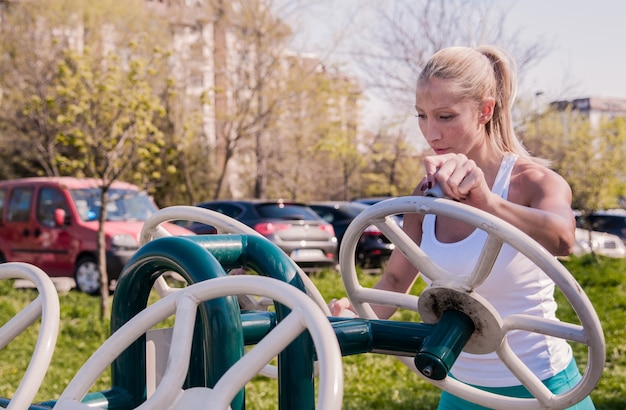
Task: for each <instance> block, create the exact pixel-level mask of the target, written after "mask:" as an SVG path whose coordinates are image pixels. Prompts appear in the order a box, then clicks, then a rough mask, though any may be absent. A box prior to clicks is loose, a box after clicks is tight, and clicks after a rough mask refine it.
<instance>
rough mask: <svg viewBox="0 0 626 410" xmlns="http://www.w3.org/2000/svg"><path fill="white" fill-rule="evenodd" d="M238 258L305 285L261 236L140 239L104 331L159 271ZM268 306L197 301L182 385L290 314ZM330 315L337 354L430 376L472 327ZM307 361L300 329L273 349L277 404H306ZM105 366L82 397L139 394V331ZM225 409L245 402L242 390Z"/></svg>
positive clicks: (215, 376) (140, 298)
mask: <svg viewBox="0 0 626 410" xmlns="http://www.w3.org/2000/svg"><path fill="white" fill-rule="evenodd" d="M242 266H244V267H248V268H251V269H253V270H254V271H256V272H257V273H259V274H260V275H264V276H269V277H272V278H275V279H279V280H282V281H284V282H287V283H290V284H291V285H293V286H295V287H297V288H298V289H300V290H302V291H303V292H306V289H305V286H304V283H303V281H302V279H301V278H300V276H299V274H298V268H297V266H296V265H295V263H294V262H293V261H292V260H291V259H290V258H289V257H288V256H287V255H286V254H285V253H284V252H282V251H281V250H280V249H279V248H278V247H276V246H275V245H274V244H272V243H271V242H269V241H268V240H266V239H265V238H262V237H258V236H254V235H235V234H229V235H206V236H203V235H198V236H189V237H165V238H159V239H155V240H153V241H151V242H149V243H147V244H146V245H144V246H143V247H141V248H140V249H139V251H137V253H136V254H135V256H134V257H133V258H132V259H131V261H129V263H128V264H127V266H126V267H125V269H124V270H123V272H122V274H121V275H120V278H119V281H118V284H117V287H116V292H115V298H114V299H113V306H112V317H111V333H113V332H115V331H116V330H117V329H119V328H120V327H121V326H123V325H124V324H125V323H126V322H128V321H129V320H130V319H131V318H133V317H134V316H135V315H136V314H138V313H139V312H141V311H142V310H143V309H145V308H146V307H147V303H148V298H149V295H150V291H151V289H152V286H153V285H154V282H155V281H156V279H157V278H158V277H160V276H161V275H163V274H164V273H166V272H176V273H178V274H179V275H181V276H182V277H183V278H184V279H185V281H186V282H187V283H188V284H193V283H197V282H200V281H203V280H207V279H212V278H217V277H220V276H224V275H226V270H229V269H232V268H236V267H242ZM275 311H276V312H275V313H274V312H260V311H259V312H257V311H254V312H248V311H244V312H241V311H240V309H239V305H238V303H237V298H236V297H235V296H230V297H225V298H219V299H215V300H211V301H208V302H205V303H203V304H201V305H200V306H199V314H198V318H197V319H196V329H195V333H194V337H193V344H192V346H193V347H192V357H191V361H190V366H189V371H188V375H187V380H186V383H185V388H188V387H202V386H205V387H213V386H214V385H215V383H216V382H217V381H218V380H219V378H220V377H221V376H222V375H223V374H224V373H225V372H226V371H227V370H228V369H229V368H230V366H231V365H232V364H234V363H235V362H236V361H237V360H239V359H240V358H241V357H242V356H243V354H244V353H245V345H253V344H256V343H257V342H258V341H259V340H261V339H262V338H263V337H264V336H265V335H266V334H267V333H268V332H269V331H271V330H272V329H273V327H274V326H275V325H276V323H277V322H278V321H280V320H281V318H282V317H284V316H285V315H287V314H288V313H289V310H288V308H287V307H285V306H282V305H280V304H275ZM329 320H330V321H331V322H332V326H333V328H334V330H335V334H336V335H337V339H338V341H339V345H340V348H341V352H342V355H344V356H347V355H352V354H361V353H368V352H375V353H385V354H393V355H403V356H413V357H415V363H416V365H417V367H418V369H420V370H422V371H423V372H424V373H425V374H426V373H428V374H426V375H427V376H429V377H432V378H433V379H437V380H438V379H440V378H443V377H445V375H447V372H448V370H449V369H450V368H451V367H452V364H453V363H454V361H455V360H456V357H457V356H458V354H459V353H460V351H461V350H462V348H463V346H464V345H465V343H466V342H467V340H468V339H469V337H470V336H471V334H472V332H473V330H474V328H473V324H472V323H471V320H470V319H469V318H468V317H467V316H465V315H464V314H463V313H461V312H457V311H449V312H446V313H445V314H444V315H443V316H442V318H441V320H440V321H439V323H438V324H425V323H409V322H398V321H389V320H370V319H359V318H354V319H346V318H335V317H330V318H329ZM314 360H315V350H314V346H313V342H312V340H311V337H310V336H309V334H308V333H307V332H304V333H303V334H302V335H301V336H299V337H298V338H297V339H296V340H295V341H294V342H292V343H291V344H290V345H289V346H288V347H287V348H286V349H285V350H284V351H283V352H282V353H281V354H280V355H279V357H278V369H279V372H278V383H279V384H278V388H279V408H280V409H287V410H296V409H297V410H300V409H314V408H315V391H314V390H315V389H314V374H313V373H314ZM111 372H112V374H111V376H112V388H111V389H109V390H106V391H103V392H96V393H89V394H88V395H87V396H86V397H85V398H84V400H83V403H89V404H90V405H94V406H97V407H99V408H104V409H110V410H126V409H132V408H135V407H137V406H139V405H140V404H141V403H142V402H144V401H145V400H146V338H145V335H144V336H142V337H141V338H139V339H138V340H137V341H135V342H134V343H133V344H131V345H130V346H129V347H128V348H127V349H126V350H125V351H124V352H123V353H122V354H121V355H120V356H119V357H118V358H117V359H115V361H114V362H113V363H112V368H111ZM0 403H2V402H1V401H0ZM54 403H55V401H49V402H44V403H39V404H38V405H33V406H32V407H31V410H42V409H46V408H51V407H52V406H54ZM231 407H232V408H233V409H245V392H244V390H242V391H241V392H240V393H239V394H238V395H237V396H236V398H235V399H234V400H233V402H232V403H231Z"/></svg>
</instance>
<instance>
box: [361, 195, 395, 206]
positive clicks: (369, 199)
mask: <svg viewBox="0 0 626 410" xmlns="http://www.w3.org/2000/svg"><path fill="white" fill-rule="evenodd" d="M391 198H395V197H393V196H368V197H363V198H353V199H352V202H358V203H360V204H365V205H374V204H377V203H378V202H380V201H384V200H385V199H391Z"/></svg>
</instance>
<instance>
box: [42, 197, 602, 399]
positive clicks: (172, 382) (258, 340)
mask: <svg viewBox="0 0 626 410" xmlns="http://www.w3.org/2000/svg"><path fill="white" fill-rule="evenodd" d="M205 211H206V212H205ZM412 212H415V213H421V214H427V213H433V214H437V215H443V216H446V217H450V218H454V219H458V220H461V221H463V222H465V223H468V224H470V225H472V226H474V227H476V228H477V229H481V230H483V231H485V232H486V233H487V240H486V243H485V246H484V248H483V250H482V252H481V254H480V256H479V258H478V264H477V265H476V267H475V268H474V270H473V272H472V273H471V274H470V275H469V276H467V277H458V276H456V275H455V274H454V273H453V272H446V271H444V270H443V269H441V268H440V267H438V266H437V265H436V264H434V263H433V262H432V261H431V260H430V259H429V258H428V256H427V255H426V254H425V253H424V252H423V251H422V250H421V249H420V248H419V247H418V246H417V245H416V244H415V243H413V242H412V241H411V240H410V238H408V236H407V235H406V234H405V233H404V232H403V231H402V229H401V228H400V227H399V226H398V225H397V224H396V223H395V222H394V221H392V220H391V218H390V217H389V216H390V215H395V214H408V213H412ZM180 219H183V220H192V221H197V222H202V223H207V224H210V225H214V226H216V227H218V229H219V230H221V231H227V232H231V233H227V234H223V233H221V232H220V234H217V235H198V236H188V237H171V236H169V234H164V233H163V232H161V229H160V224H161V223H162V222H165V221H168V220H180ZM372 224H374V225H376V226H377V227H378V228H379V229H380V230H381V231H382V232H383V234H385V235H386V236H387V237H388V238H389V239H390V240H392V242H393V243H394V244H395V245H396V246H397V247H398V248H399V249H400V250H401V251H402V252H403V253H404V254H405V255H406V256H407V257H408V259H409V260H410V261H411V263H413V264H414V265H415V266H416V267H417V268H418V269H419V270H420V271H421V272H422V274H424V275H426V276H427V277H428V278H429V279H430V280H432V285H431V286H429V287H428V288H427V289H426V290H425V291H424V292H423V293H422V294H421V295H420V296H419V297H417V296H412V295H404V294H397V293H392V292H385V291H380V290H376V289H368V288H364V287H362V286H361V285H360V284H359V282H358V277H357V275H356V268H355V265H354V260H355V259H354V253H355V248H356V242H357V241H358V238H359V236H360V235H361V233H362V231H363V230H364V229H366V228H367V226H369V225H372ZM142 244H143V246H142V247H141V248H140V249H139V251H138V252H137V253H136V255H135V256H134V257H133V259H132V260H131V261H130V262H129V264H128V265H127V266H126V268H125V269H124V271H123V272H122V275H121V276H120V279H119V282H118V285H117V288H116V295H115V298H114V300H113V313H112V318H111V331H112V336H111V338H110V339H109V340H108V341H107V342H105V343H104V344H103V346H102V347H101V349H100V350H99V351H98V352H97V353H96V354H95V355H94V356H93V357H92V358H91V359H90V360H89V361H88V363H87V364H85V368H84V370H81V371H79V373H78V374H77V376H76V377H75V380H74V381H72V382H71V383H70V386H68V388H67V389H66V391H65V392H64V393H63V395H62V396H61V398H60V399H59V400H51V401H49V402H44V403H39V404H38V405H36V406H31V407H32V409H31V410H35V409H36V410H40V409H50V408H52V407H55V406H56V408H57V409H84V408H85V407H84V406H85V405H88V406H91V407H99V408H107V409H109V410H116V409H120V410H121V409H124V410H126V409H134V408H153V407H154V406H156V403H159V404H158V406H157V407H159V408H161V407H162V405H163V404H164V403H166V402H168V403H171V405H172V408H182V407H185V406H188V405H189V406H192V405H195V404H198V403H199V402H198V401H196V400H197V399H198V398H201V401H202V402H203V403H206V402H207V400H210V403H211V404H215V405H216V406H218V405H219V407H218V408H225V407H226V406H227V405H228V404H230V406H231V407H232V408H233V409H237V410H239V409H243V408H244V407H245V393H244V389H243V386H244V385H245V383H246V382H247V381H248V380H250V378H251V377H253V376H254V375H255V374H256V372H259V371H261V369H263V368H265V367H264V365H266V364H267V362H268V361H269V360H270V359H271V358H272V357H274V356H276V355H278V367H279V369H280V371H278V372H277V373H278V374H277V378H278V384H279V408H280V409H281V410H292V409H293V410H295V409H298V410H299V409H302V408H311V409H312V408H314V407H315V402H316V397H317V405H318V407H320V408H321V407H323V408H334V407H326V406H327V404H328V406H335V407H336V408H339V407H340V406H341V403H340V401H341V398H340V395H341V393H340V388H341V385H340V382H339V381H338V380H337V379H336V378H335V376H338V377H339V378H341V373H340V372H341V367H340V366H339V368H337V363H336V361H335V360H336V354H335V353H336V350H337V348H338V349H340V351H341V354H342V355H344V356H346V355H352V354H361V353H367V352H376V353H385V354H390V355H394V356H397V357H398V358H399V359H400V360H401V361H403V363H405V364H406V365H407V366H409V367H410V368H411V369H412V370H413V371H415V372H416V373H417V374H419V375H420V376H422V377H424V378H425V379H426V380H428V381H429V382H431V383H433V384H434V385H435V386H437V387H439V388H441V389H444V390H447V391H450V392H452V393H454V394H456V395H459V396H461V397H464V398H466V399H468V400H470V401H473V402H476V403H479V404H482V405H485V406H490V407H497V408H507V409H509V408H510V409H516V408H519V409H545V408H551V409H557V408H564V407H567V406H570V405H572V404H574V403H576V402H577V401H580V400H581V399H582V398H584V397H586V396H587V395H588V394H589V393H590V392H591V391H592V390H593V388H594V387H595V386H596V385H597V382H598V380H599V378H600V376H601V373H602V369H603V367H604V361H605V352H604V348H605V343H604V336H603V334H602V329H601V326H600V322H599V320H598V317H597V315H596V313H595V311H594V309H593V306H592V305H591V303H590V302H589V300H588V298H587V297H586V295H585V294H584V292H583V290H582V289H581V288H580V286H578V284H577V283H576V281H575V280H574V279H573V278H572V277H571V275H570V274H569V272H567V270H565V269H564V268H563V266H562V265H561V264H560V263H558V262H557V261H556V260H555V258H554V257H552V256H551V255H550V254H549V253H548V252H547V251H545V250H544V249H543V248H542V247H541V246H539V245H538V244H537V243H536V242H534V241H532V240H531V239H530V238H529V237H528V236H526V235H525V234H523V233H522V232H521V231H519V230H518V229H516V228H514V227H512V226H511V225H509V224H506V223H505V222H503V221H501V220H499V219H497V218H495V217H493V216H491V215H489V214H486V213H484V212H481V211H479V210H477V209H474V208H471V207H468V206H465V205H462V204H460V203H455V202H453V201H449V200H446V199H438V198H431V197H401V198H396V199H391V200H387V201H383V202H380V203H378V204H375V205H372V206H371V207H370V208H368V209H367V210H365V211H364V212H363V213H361V214H360V215H359V216H358V217H357V218H356V219H355V220H354V221H353V222H352V224H351V225H350V227H349V228H348V230H347V231H346V234H345V236H344V244H343V246H342V250H341V253H340V264H341V271H342V276H343V279H344V283H345V286H346V290H347V293H348V296H349V298H350V299H351V301H352V303H353V305H354V306H355V308H356V310H357V311H358V312H359V315H360V317H359V318H332V317H330V318H326V317H327V316H328V308H327V306H326V304H325V302H324V299H323V298H322V297H321V295H320V294H319V291H317V289H316V288H315V286H314V285H313V284H312V282H311V281H310V280H308V277H306V275H304V274H303V273H302V272H301V270H299V269H298V267H297V265H296V264H295V262H293V261H292V260H291V259H290V258H289V257H288V256H287V255H286V254H285V253H284V252H282V251H281V250H280V249H279V248H278V247H276V246H275V245H274V244H272V243H271V242H269V241H268V240H267V239H265V238H263V237H261V236H260V235H258V234H257V233H256V232H251V230H250V229H249V228H247V227H245V226H242V225H241V224H239V223H237V222H236V221H234V220H231V219H230V218H226V217H224V216H223V215H220V214H217V213H214V212H212V211H209V210H204V209H201V208H197V207H173V208H165V209H164V210H161V211H159V212H158V213H157V214H156V215H155V216H154V218H153V219H151V220H150V221H148V222H147V223H146V225H145V227H144V231H143V232H142ZM505 244H507V245H510V246H512V247H513V248H515V249H518V250H519V251H520V252H521V253H523V254H524V255H526V256H527V257H528V258H529V259H530V260H531V261H533V262H534V263H535V264H537V265H538V266H539V267H540V268H541V269H542V270H544V271H545V272H546V274H547V275H548V276H550V278H551V279H552V280H553V281H554V282H555V284H556V286H558V287H559V289H560V290H561V291H562V293H563V294H564V295H565V297H566V298H567V300H568V302H569V303H570V304H571V306H572V307H573V309H574V311H575V312H576V314H577V315H578V319H579V320H580V323H581V324H580V325H578V324H572V323H563V322H557V321H549V320H540V319H536V318H532V317H529V316H525V315H513V316H508V317H500V316H499V314H498V313H497V312H496V311H495V309H494V308H493V307H492V306H491V305H490V304H489V301H487V300H485V299H484V298H481V297H480V296H478V295H477V294H476V293H475V292H474V289H475V288H476V287H477V286H479V285H480V284H481V283H482V282H483V281H484V280H485V279H486V278H487V277H488V275H489V274H490V271H491V269H492V267H493V265H494V263H495V261H496V258H497V257H498V255H499V253H500V251H501V249H502V247H503V246H504V245H505ZM237 267H245V268H250V269H251V270H253V271H254V272H256V273H258V275H259V276H267V277H268V278H263V277H256V276H254V275H247V276H234V277H227V274H226V272H227V271H229V270H231V269H233V268H237ZM167 272H175V273H176V274H178V275H179V276H180V277H182V278H183V280H184V281H185V282H186V283H187V286H186V287H184V288H181V289H178V288H170V287H169V286H167V284H166V283H165V282H164V281H163V279H162V277H163V275H164V274H165V273H167ZM270 278H271V279H270ZM230 279H234V281H230V282H227V281H226V280H230ZM264 280H265V281H271V283H272V284H273V285H272V286H273V287H274V288H275V290H277V291H278V293H274V292H273V290H268V289H266V288H265V287H264V286H265V283H263V284H261V281H264ZM277 281H279V282H283V283H281V284H280V285H275V284H276V283H277ZM161 282H163V283H165V286H162V287H161V291H162V293H161V294H162V299H160V300H159V301H157V302H155V303H154V304H152V305H150V306H148V298H149V295H150V292H151V289H152V288H153V286H155V285H158V284H159V283H161ZM257 282H259V283H257ZM239 284H246V285H247V286H241V287H239V286H238V285H239ZM234 285H237V286H234ZM272 286H271V287H272ZM214 287H219V289H220V290H212V289H214ZM286 287H287V288H289V291H286V292H283V290H284V289H286ZM292 288H293V289H292ZM292 290H293V291H292ZM294 292H299V293H297V294H298V296H303V295H305V294H306V295H309V298H310V299H307V298H305V299H304V300H306V301H307V302H301V304H299V305H296V303H299V302H300V299H301V298H298V297H297V296H284V297H285V298H287V299H284V298H281V297H283V295H282V294H283V293H289V294H291V293H294ZM234 295H249V296H258V295H264V296H266V297H269V298H270V299H271V300H273V302H274V304H273V306H274V310H273V311H268V310H254V311H249V310H240V308H239V304H238V300H237V297H233V296H234ZM290 298H292V299H290ZM204 299H206V301H205V300H204ZM296 299H297V300H296ZM371 304H382V305H390V306H394V307H398V308H405V309H411V310H414V311H418V312H419V314H420V316H421V318H422V320H423V323H413V322H402V321H394V320H380V319H378V318H377V317H376V316H375V315H374V312H373V310H372V309H371V307H370V305H371ZM259 307H260V306H259ZM196 310H197V313H196ZM296 311H297V312H299V313H296ZM311 311H314V312H316V313H312V312H311ZM174 313H176V316H177V318H176V321H175V324H174V327H173V329H171V332H172V336H171V339H170V340H171V341H172V343H170V345H171V347H170V350H169V353H168V354H167V355H165V356H164V357H157V360H161V361H163V360H167V366H166V370H165V372H164V373H163V374H162V375H161V376H160V377H161V378H160V379H159V380H158V381H157V382H156V388H155V390H154V392H153V393H151V395H148V393H147V385H148V384H149V383H150V380H152V379H154V378H155V375H153V374H150V372H149V371H148V370H147V365H146V363H147V359H146V357H147V355H148V352H147V348H146V335H145V333H146V331H147V330H148V329H150V328H151V327H153V326H154V325H155V324H156V323H159V322H160V321H161V320H162V319H163V318H164V317H166V316H168V315H172V314H174ZM319 315H322V316H323V317H324V318H325V321H326V324H327V325H330V326H331V327H332V331H333V333H334V337H333V338H331V339H333V340H334V345H333V347H329V343H327V340H328V337H327V332H326V331H327V330H328V326H326V327H324V326H321V323H319ZM293 322H299V323H300V325H299V327H298V326H294V327H291V326H292V323H293ZM302 323H305V324H306V326H309V331H308V332H302V330H304V325H303V324H302ZM316 325H319V326H320V327H315V326H316ZM192 329H193V331H192ZM285 329H287V330H285ZM515 329H520V330H525V331H531V332H540V333H545V334H548V335H552V336H554V337H558V338H564V339H567V340H568V341H570V342H574V343H580V344H583V345H586V346H587V349H588V360H587V367H586V370H585V372H584V374H583V379H582V381H581V382H580V383H579V384H578V385H576V386H574V387H573V388H572V389H571V390H569V391H567V392H565V393H562V394H558V395H554V394H552V393H550V392H549V391H548V390H547V389H546V388H545V387H543V385H542V384H541V382H540V381H539V380H538V379H537V378H536V377H535V376H534V375H533V374H532V373H531V372H530V371H529V370H528V369H527V368H526V367H525V365H524V364H523V363H522V362H521V361H520V360H519V358H517V356H516V355H515V354H514V353H513V352H512V351H511V349H510V348H509V346H508V344H507V343H506V339H505V335H506V334H507V333H508V332H510V331H512V330H515ZM275 332H276V333H275ZM322 333H323V334H325V336H320V335H321V334H322ZM283 334H288V335H289V337H286V339H287V342H286V343H285V344H281V345H280V346H274V349H270V350H267V351H266V350H265V349H266V348H268V347H267V345H268V344H269V345H274V344H275V340H276V339H281V337H282V336H281V335H283ZM266 335H267V337H268V338H269V339H267V340H269V341H270V342H264V340H265V339H264V337H266ZM179 341H182V342H181V343H178V342H179ZM330 344H332V343H330ZM255 345H256V346H255ZM337 345H338V346H337ZM246 346H255V347H254V348H253V349H252V351H251V352H250V353H253V355H252V356H251V357H249V358H247V357H246V356H248V355H249V354H250V353H248V354H244V353H245V347H246ZM463 350H465V351H467V352H470V353H476V354H483V353H488V352H496V353H497V354H498V355H499V356H500V357H501V358H502V360H503V361H504V362H505V363H506V364H507V365H508V366H509V368H510V369H511V371H512V372H513V374H515V375H516V376H517V377H518V378H519V380H520V383H521V384H523V385H524V386H526V387H527V388H528V390H529V391H530V392H531V393H532V395H533V396H534V398H531V399H518V398H511V397H505V396H501V395H497V394H493V393H488V392H485V391H482V390H479V389H476V388H474V387H471V386H468V385H466V384H464V383H462V382H459V381H457V380H454V379H452V378H451V377H448V371H449V370H450V368H451V367H452V365H453V364H454V361H455V360H456V358H457V356H458V354H459V353H460V352H461V351H463ZM101 352H104V353H101ZM114 356H117V357H116V358H115V359H114V360H113V362H112V363H111V375H112V387H111V389H110V390H107V391H104V392H95V393H86V391H87V389H88V388H89V386H87V384H91V383H92V382H93V381H92V379H93V377H94V375H95V373H97V372H101V371H102V370H103V369H104V367H103V366H106V365H107V364H108V363H109V362H107V361H106V360H105V357H106V358H108V357H114ZM178 358H182V360H179V359H178ZM328 360H330V361H331V362H330V364H329V363H328ZM109 361H110V359H109ZM315 363H317V365H318V367H319V376H320V378H319V380H320V381H319V383H320V385H319V387H320V389H321V390H320V395H319V396H316V395H315V382H316V380H318V379H316V378H315V372H314V368H315ZM242 367H245V369H246V371H245V372H244V373H243V374H240V373H241V372H238V371H236V370H232V369H240V368H242ZM157 378H158V377H157ZM226 381H228V382H226ZM225 384H228V385H231V384H232V386H234V387H230V388H226V390H223V386H224V385H225ZM168 386H173V387H172V388H171V389H168ZM333 386H334V387H333ZM329 392H335V393H329ZM211 407H213V406H211Z"/></svg>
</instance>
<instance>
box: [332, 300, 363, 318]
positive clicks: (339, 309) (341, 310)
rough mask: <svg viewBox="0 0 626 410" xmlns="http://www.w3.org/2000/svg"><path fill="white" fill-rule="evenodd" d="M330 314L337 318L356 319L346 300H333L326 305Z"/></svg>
mask: <svg viewBox="0 0 626 410" xmlns="http://www.w3.org/2000/svg"><path fill="white" fill-rule="evenodd" d="M328 308H329V309H330V314H331V315H333V316H339V317H357V316H358V315H357V314H356V312H355V311H354V310H353V309H352V305H351V304H350V301H349V300H348V299H347V298H341V299H333V300H331V301H330V303H329V304H328Z"/></svg>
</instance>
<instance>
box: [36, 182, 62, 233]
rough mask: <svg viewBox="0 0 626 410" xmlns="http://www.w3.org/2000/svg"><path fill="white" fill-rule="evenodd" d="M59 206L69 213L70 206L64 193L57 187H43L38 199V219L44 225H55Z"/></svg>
mask: <svg viewBox="0 0 626 410" xmlns="http://www.w3.org/2000/svg"><path fill="white" fill-rule="evenodd" d="M59 208H60V209H63V210H64V211H65V213H66V215H67V214H68V212H69V207H68V205H67V202H66V200H65V197H64V196H63V193H62V192H61V191H60V190H58V189H55V188H42V189H41V191H40V192H39V198H38V199H37V220H38V221H39V222H40V223H41V224H42V225H44V226H48V227H54V226H55V222H54V211H55V209H59Z"/></svg>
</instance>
